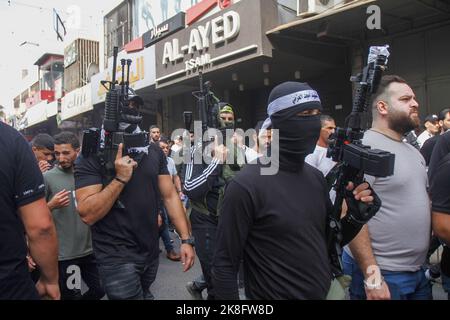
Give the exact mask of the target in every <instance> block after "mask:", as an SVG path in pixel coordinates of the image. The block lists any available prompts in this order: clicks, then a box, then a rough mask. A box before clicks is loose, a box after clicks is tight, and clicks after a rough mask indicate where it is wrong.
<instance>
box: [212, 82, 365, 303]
mask: <svg viewBox="0 0 450 320" xmlns="http://www.w3.org/2000/svg"><path fill="white" fill-rule="evenodd" d="M320 110H322V107H321V103H320V99H319V96H318V95H317V92H315V91H314V90H312V89H311V88H310V87H309V86H308V85H307V84H303V83H297V82H286V83H283V84H281V85H279V86H277V87H275V88H274V89H273V90H272V92H271V94H270V96H269V106H268V114H269V117H270V118H269V119H267V120H266V122H265V123H264V125H263V128H267V127H268V126H269V125H272V131H274V130H278V132H279V141H277V140H276V135H275V138H274V141H272V161H274V160H273V159H274V158H275V159H276V157H274V154H275V153H276V150H274V146H278V147H279V161H278V162H279V163H278V168H279V171H278V173H276V174H274V175H263V174H261V173H262V169H263V167H264V165H262V164H260V163H258V164H254V165H253V164H249V165H247V166H246V167H244V169H243V170H241V172H240V173H238V174H237V175H236V176H235V177H234V178H233V180H232V181H231V182H230V183H229V184H228V186H227V189H226V191H225V197H224V202H223V207H222V215H221V218H220V220H219V226H218V230H217V237H216V250H215V255H214V261H213V271H212V278H213V285H214V293H215V297H216V298H218V299H238V298H239V295H238V285H237V272H238V269H239V264H240V261H241V258H243V259H244V279H245V294H246V296H247V298H249V299H324V298H325V297H326V295H327V292H328V289H329V288H330V283H331V270H330V264H329V260H328V249H327V244H326V225H327V214H328V213H329V212H330V210H331V201H330V198H329V195H328V189H327V185H326V182H325V179H324V177H323V175H322V173H321V172H320V171H319V170H317V169H315V168H313V167H312V166H310V165H308V164H307V163H305V162H304V159H305V157H306V155H308V154H309V153H311V152H312V151H313V150H314V147H315V145H316V141H317V139H318V137H319V133H320V127H321V125H320V118H319V114H320ZM277 143H278V145H277ZM272 166H273V164H272ZM350 188H351V186H350ZM367 188H368V184H367V183H363V184H361V185H360V186H358V187H357V188H356V189H355V190H354V194H355V199H356V200H360V201H364V202H371V201H373V197H372V196H371V191H370V190H366V189H367ZM349 190H350V189H349Z"/></svg>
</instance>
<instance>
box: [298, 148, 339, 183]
mask: <svg viewBox="0 0 450 320" xmlns="http://www.w3.org/2000/svg"><path fill="white" fill-rule="evenodd" d="M327 150H328V149H327V148H324V147H321V146H319V145H316V148H315V149H314V152H313V153H311V154H308V155H307V156H306V158H305V161H306V162H307V163H308V164H310V165H312V166H313V167H314V168H317V169H319V170H320V171H322V173H323V176H324V177H325V176H326V175H327V174H328V172H330V170H331V169H332V168H333V167H334V165H335V164H336V162H334V161H333V160H331V158H328V157H327Z"/></svg>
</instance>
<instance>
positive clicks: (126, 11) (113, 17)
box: [104, 1, 131, 67]
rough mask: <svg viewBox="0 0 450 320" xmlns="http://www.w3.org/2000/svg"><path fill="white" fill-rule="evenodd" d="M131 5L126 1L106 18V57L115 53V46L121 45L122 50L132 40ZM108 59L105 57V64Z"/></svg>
mask: <svg viewBox="0 0 450 320" xmlns="http://www.w3.org/2000/svg"><path fill="white" fill-rule="evenodd" d="M130 6H131V4H130V2H129V1H124V2H122V3H121V4H120V5H119V6H117V7H116V8H115V9H114V10H112V11H111V12H110V13H108V14H107V15H106V16H105V18H104V24H105V55H106V58H109V57H111V56H112V55H113V48H114V47H119V51H120V50H121V49H122V48H123V46H124V45H125V44H127V43H128V42H130V41H131V28H130V25H131V16H130ZM107 60H108V59H105V64H107ZM105 67H106V66H105Z"/></svg>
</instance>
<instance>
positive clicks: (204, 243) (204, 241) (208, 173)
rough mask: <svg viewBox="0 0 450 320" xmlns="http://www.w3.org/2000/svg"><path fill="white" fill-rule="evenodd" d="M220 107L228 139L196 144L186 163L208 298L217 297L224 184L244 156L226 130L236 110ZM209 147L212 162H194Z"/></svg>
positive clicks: (192, 286)
mask: <svg viewBox="0 0 450 320" xmlns="http://www.w3.org/2000/svg"><path fill="white" fill-rule="evenodd" d="M218 107H219V114H218V119H217V120H218V123H219V128H218V129H219V130H218V132H217V133H218V134H222V136H223V137H224V138H223V139H224V141H226V140H227V138H226V137H227V136H228V137H229V138H228V141H226V142H225V145H224V144H220V145H219V143H218V142H217V137H216V139H215V140H214V142H211V143H209V144H207V145H205V146H204V148H203V147H202V145H201V144H198V145H194V146H193V147H192V148H191V156H192V157H191V162H190V163H189V164H188V165H187V166H186V177H185V182H184V188H185V191H186V195H187V196H188V197H189V199H190V201H191V206H192V211H191V215H190V221H191V226H192V233H193V235H194V237H195V242H196V252H197V254H198V257H199V260H200V264H201V267H202V272H203V276H204V280H205V282H206V287H207V288H208V299H213V298H214V293H213V290H212V289H213V288H212V283H211V264H212V259H213V253H214V248H215V236H216V229H217V224H218V221H219V215H220V208H221V206H222V200H223V195H224V189H225V185H226V183H227V182H228V181H230V180H231V178H232V177H233V176H234V175H235V174H236V172H237V171H239V170H240V168H241V166H240V164H239V162H238V161H237V158H238V157H239V158H242V159H243V153H239V150H238V148H237V147H236V144H235V143H234V142H233V141H232V140H233V139H232V138H231V137H232V132H228V135H227V134H226V131H227V129H234V111H233V109H232V107H231V106H230V105H229V104H227V103H219V106H218ZM196 140H197V139H196ZM208 148H211V149H213V150H212V151H211V153H208V151H207V156H211V157H212V158H210V160H211V161H210V163H209V164H207V163H206V162H205V161H201V162H200V163H195V159H196V153H199V152H200V153H201V152H202V151H203V150H204V149H206V150H208ZM231 149H233V151H234V155H235V156H234V157H232V159H231V161H227V155H228V151H230V150H231ZM237 154H239V156H238V155H237ZM197 158H198V157H197ZM200 159H201V158H200ZM204 288H205V283H204V282H202V283H200V282H199V281H197V282H196V281H194V282H190V283H189V284H188V290H189V292H190V293H191V294H192V295H193V296H196V297H200V294H199V292H200V291H201V290H203V289H204ZM192 292H194V293H196V295H194V294H193V293H192Z"/></svg>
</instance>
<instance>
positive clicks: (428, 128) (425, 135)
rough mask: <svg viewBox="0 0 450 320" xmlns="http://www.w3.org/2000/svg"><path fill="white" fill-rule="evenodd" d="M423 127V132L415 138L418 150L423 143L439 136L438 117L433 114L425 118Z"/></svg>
mask: <svg viewBox="0 0 450 320" xmlns="http://www.w3.org/2000/svg"><path fill="white" fill-rule="evenodd" d="M423 125H424V126H425V130H424V131H423V132H422V133H421V134H420V135H419V136H418V137H417V143H418V144H419V146H420V148H422V146H423V144H424V143H425V141H427V140H428V139H430V138H431V137H433V136H435V135H437V134H439V131H440V128H439V120H438V116H437V115H435V114H430V115H428V116H426V118H425V121H424V124H423Z"/></svg>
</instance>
